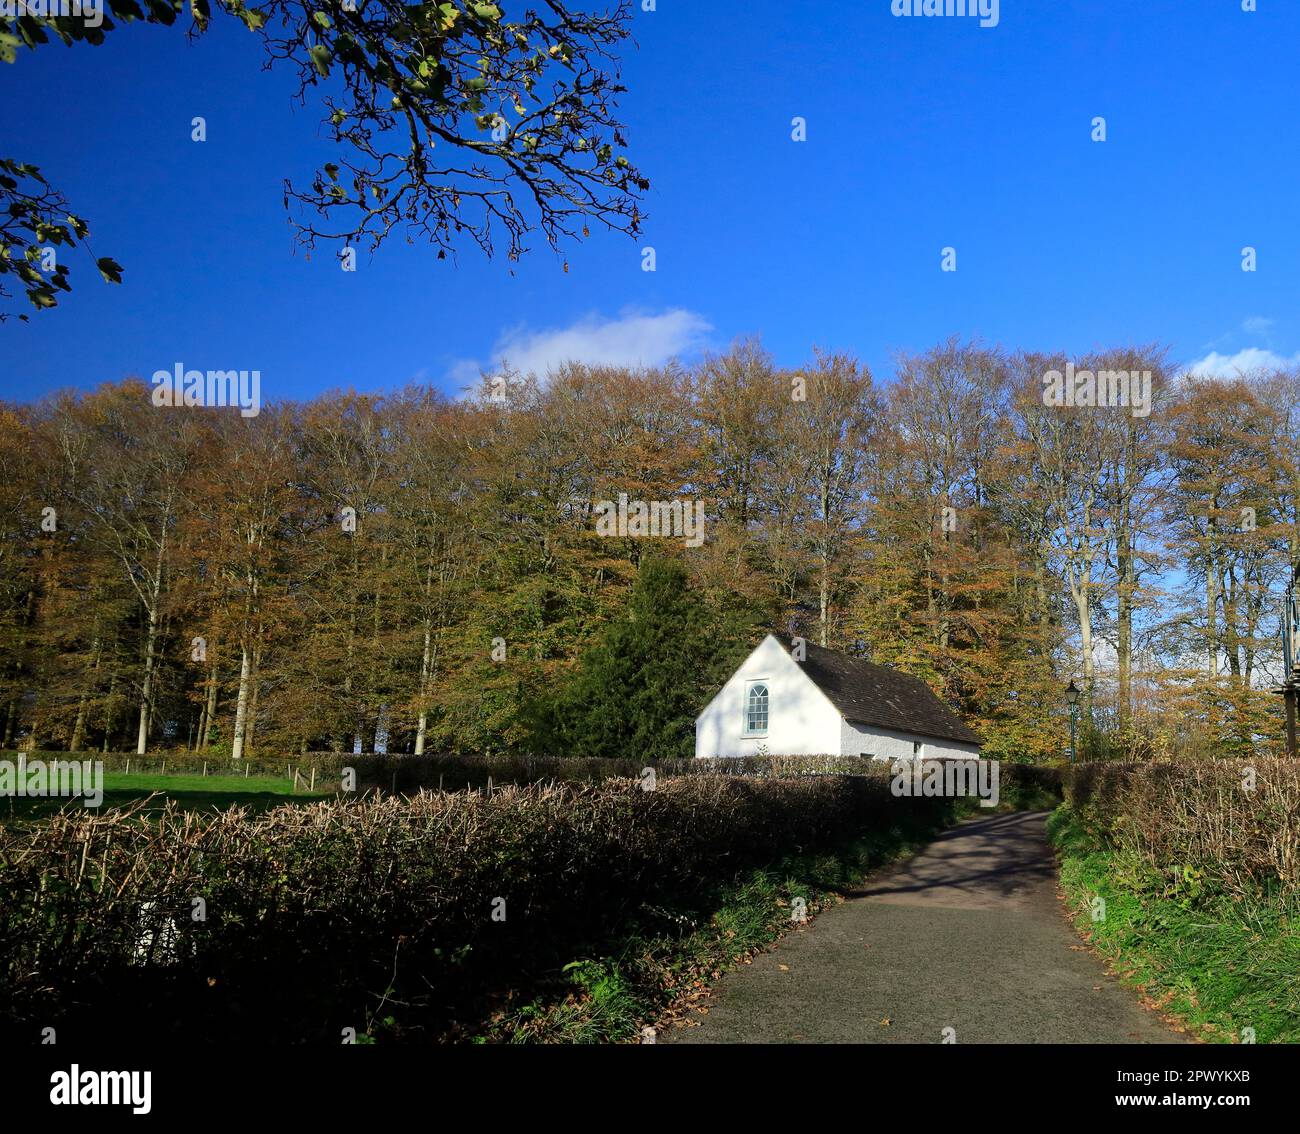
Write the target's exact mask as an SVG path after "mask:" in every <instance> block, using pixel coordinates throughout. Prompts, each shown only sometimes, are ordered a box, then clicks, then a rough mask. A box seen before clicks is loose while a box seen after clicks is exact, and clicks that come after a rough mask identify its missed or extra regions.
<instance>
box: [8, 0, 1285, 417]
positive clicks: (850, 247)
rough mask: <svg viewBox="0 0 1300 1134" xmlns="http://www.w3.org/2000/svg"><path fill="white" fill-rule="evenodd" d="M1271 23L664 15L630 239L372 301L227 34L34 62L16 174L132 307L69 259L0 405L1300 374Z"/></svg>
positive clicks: (388, 290) (1061, 0)
mask: <svg viewBox="0 0 1300 1134" xmlns="http://www.w3.org/2000/svg"><path fill="white" fill-rule="evenodd" d="M1259 6H1260V8H1261V9H1262V10H1261V11H1259V12H1255V13H1243V12H1242V11H1241V10H1240V9H1241V4H1240V0H1150V2H1146V3H1138V2H1134V0H1099V2H1092V3H1088V2H1084V0H1002V3H1001V6H1000V12H999V16H1000V19H999V23H998V26H997V27H995V28H987V29H984V28H980V27H979V26H978V22H977V21H976V20H973V19H969V18H965V19H963V18H925V17H911V18H895V17H894V16H893V15H892V14H891V11H890V0H858V2H855V3H853V4H847V5H846V4H840V5H830V4H813V3H791V2H790V0H782V2H779V3H778V2H769V0H743V2H742V0H709V2H707V3H704V2H701V0H658V2H657V10H656V11H654V12H642V11H639V10H638V12H637V14H636V17H635V35H636V39H637V41H638V44H637V46H632V45H630V44H629V45H628V46H627V49H626V53H625V58H624V79H625V82H626V83H627V85H628V87H629V88H630V90H629V94H628V95H627V96H626V97H625V100H624V103H623V118H624V120H625V121H626V122H627V124H628V133H629V142H630V152H631V154H632V156H633V157H634V159H635V160H636V161H637V163H638V164H639V165H640V167H641V169H642V170H643V171H644V172H645V173H646V174H647V175H648V176H649V177H650V178H651V181H652V189H651V193H650V195H649V198H648V200H647V206H646V207H647V211H648V213H649V215H650V219H649V222H648V225H647V228H646V232H645V234H644V237H643V239H641V240H639V241H633V240H631V239H629V238H628V237H626V236H620V235H618V234H607V233H604V232H603V231H601V230H593V237H592V239H591V240H589V241H587V242H585V243H583V244H581V245H576V246H571V247H568V248H566V249H564V250H563V251H562V252H561V253H560V254H559V255H557V254H554V253H552V252H551V251H550V250H549V249H548V248H547V247H546V246H545V244H544V242H542V241H541V240H540V238H539V239H538V240H536V241H534V251H533V252H532V253H531V255H530V256H529V257H527V258H526V260H525V261H524V262H523V263H522V264H521V265H517V266H515V271H516V274H515V275H514V276H513V277H512V276H511V275H510V265H508V264H507V263H506V262H505V260H504V259H501V260H497V261H492V262H488V261H485V260H484V259H483V258H482V257H481V255H480V254H479V253H478V252H477V251H476V250H473V249H470V248H466V249H465V250H464V251H463V252H462V254H461V255H460V257H459V260H458V262H455V263H453V262H452V261H450V260H446V261H438V260H436V259H435V258H434V254H433V253H432V252H431V251H430V250H429V249H428V248H427V247H423V246H415V247H408V246H406V245H405V244H403V243H401V242H392V243H390V244H388V245H386V246H384V247H383V248H381V249H380V251H379V252H378V253H377V254H376V255H375V256H374V257H373V258H371V257H369V255H368V254H363V255H362V257H361V260H360V264H359V270H358V271H357V272H356V273H343V272H341V271H340V270H339V268H338V265H337V262H336V261H335V260H334V259H333V258H332V257H331V256H330V255H328V254H321V255H317V256H314V257H313V258H312V259H311V260H310V261H309V260H307V259H306V258H305V257H304V255H303V254H302V252H301V251H300V250H299V251H297V252H296V253H295V249H294V246H293V242H292V240H291V238H290V233H289V230H288V226H287V223H286V218H285V213H284V210H283V207H282V204H281V183H282V181H283V179H284V178H285V177H286V176H289V177H293V178H295V179H297V180H305V179H306V178H307V177H308V176H309V173H310V171H311V169H313V168H314V167H315V166H316V165H317V164H318V163H319V162H320V161H321V160H323V159H324V158H326V157H327V155H328V153H329V151H330V149H331V147H330V146H329V145H328V144H327V143H325V142H324V141H323V139H322V137H321V133H320V127H319V115H318V113H317V112H316V110H315V108H314V107H312V106H311V105H308V106H307V107H296V106H294V105H293V103H292V99H291V97H290V96H291V93H292V92H291V86H290V76H289V75H288V73H287V72H285V73H274V72H273V73H270V74H268V73H266V72H264V71H262V70H261V64H262V55H261V51H260V47H259V44H258V41H257V40H256V39H255V38H254V37H253V36H252V35H250V34H249V33H248V32H246V31H244V30H243V28H242V27H241V26H239V25H237V24H236V23H235V22H234V21H233V20H231V19H229V18H225V19H218V20H217V21H215V22H214V26H213V30H212V31H210V32H209V33H208V34H207V35H205V36H203V37H201V38H200V39H199V40H198V41H197V42H194V43H190V42H187V41H186V39H185V36H184V34H183V32H182V31H181V30H180V29H179V28H171V29H163V28H151V27H131V28H127V29H124V30H120V31H117V32H114V33H113V34H111V35H110V36H109V37H108V40H107V42H106V43H105V45H104V46H102V47H98V48H93V47H87V46H81V47H75V48H71V49H67V48H64V47H63V46H62V45H59V44H55V45H52V46H49V47H46V48H43V49H41V50H39V51H37V52H34V53H33V52H25V51H24V52H23V53H21V54H20V55H19V58H18V61H17V62H16V63H15V64H12V65H9V66H3V65H0V98H2V99H3V100H4V105H5V106H6V107H7V108H8V110H7V112H6V116H5V117H6V129H5V138H4V142H3V144H2V145H0V152H3V153H5V154H8V155H11V156H14V157H17V158H21V159H23V160H28V161H33V162H35V163H37V164H39V165H41V166H42V167H43V169H44V170H45V172H46V173H47V175H49V176H50V177H51V179H52V180H54V181H55V183H56V184H58V185H59V186H60V187H61V188H62V189H63V190H64V191H65V192H66V193H67V195H68V196H69V198H70V200H71V201H72V203H73V206H74V208H76V209H77V210H78V211H79V212H81V213H82V215H84V216H86V217H87V218H88V219H89V220H90V222H91V225H92V247H93V250H94V253H95V254H96V255H111V256H113V257H114V258H115V259H117V260H118V261H119V262H120V263H121V264H122V265H124V267H125V282H124V284H123V285H122V286H121V287H110V286H108V285H105V284H102V283H101V282H100V281H99V279H98V277H97V275H96V274H95V272H94V268H93V265H91V264H90V263H89V262H88V261H87V260H84V259H78V260H76V261H74V276H73V280H74V288H75V290H74V292H73V294H72V295H71V296H66V297H64V298H63V299H62V300H61V302H60V306H59V307H58V308H57V309H55V310H53V311H50V312H44V313H41V314H39V315H37V314H34V315H33V318H32V320H31V322H30V323H28V324H20V323H18V322H17V321H14V320H11V321H9V322H8V323H6V324H4V325H3V326H0V338H3V340H4V349H3V351H2V352H0V396H3V397H6V398H14V399H23V400H26V399H29V398H33V397H37V396H39V395H40V394H42V393H44V392H47V391H49V390H52V389H57V388H61V387H65V386H80V387H87V388H88V387H92V386H94V385H96V384H98V383H99V382H101V381H106V380H116V379H119V378H122V377H124V376H126V375H128V374H139V375H143V376H145V377H148V376H149V375H150V374H152V373H153V372H154V371H155V370H158V369H164V368H165V369H170V368H171V367H172V366H173V365H174V364H175V363H176V362H178V361H180V362H183V363H184V364H185V365H186V366H187V367H196V368H199V369H209V368H219V369H227V368H233V369H258V370H260V371H261V374H262V391H263V397H264V398H265V399H276V398H280V397H289V398H305V397H311V396H313V395H315V394H317V393H320V392H322V391H325V390H330V389H336V388H340V387H349V386H351V387H355V388H357V389H361V390H378V389H385V388H393V387H397V386H401V385H404V384H405V383H407V382H409V381H413V380H418V381H424V382H431V383H433V384H435V385H438V386H440V387H442V388H443V389H446V390H449V391H450V390H454V389H455V388H456V386H457V384H458V381H460V380H463V378H464V376H465V375H466V374H469V373H474V372H476V370H477V368H478V366H480V365H486V364H490V363H491V362H492V361H493V360H494V359H496V358H498V357H500V355H501V354H503V353H505V354H507V355H509V356H510V357H511V358H512V360H514V361H516V362H523V363H526V364H528V363H531V364H536V365H545V364H546V363H547V362H548V361H553V360H554V359H556V358H558V357H560V356H562V355H566V354H568V355H576V356H579V357H585V358H588V359H590V360H592V361H596V360H601V359H612V360H616V361H634V360H641V361H644V362H647V363H655V362H659V361H662V359H663V358H665V357H667V356H669V355H672V354H678V355H680V356H682V357H683V358H687V359H689V358H691V357H693V356H694V355H695V354H696V353H697V352H698V351H700V350H702V349H722V348H725V347H726V346H727V345H728V344H729V343H730V342H731V341H732V340H733V339H734V338H736V337H738V336H745V335H757V336H761V338H762V340H763V342H764V344H765V345H766V346H767V347H768V348H769V349H770V350H771V351H772V352H773V353H774V354H775V355H776V357H777V360H778V361H779V362H781V363H786V364H796V363H798V362H800V361H802V360H803V359H805V358H806V357H808V355H809V354H810V352H811V348H812V347H813V346H814V345H817V346H822V347H826V348H832V349H839V350H847V351H852V352H855V353H857V354H858V355H859V356H860V357H861V358H862V359H863V360H864V361H865V362H867V363H868V364H869V365H870V366H871V368H872V369H873V371H874V372H875V373H876V374H877V375H878V377H881V378H886V379H887V378H888V377H889V375H890V373H891V372H892V365H891V359H892V357H893V354H894V352H895V351H897V350H900V349H901V350H921V349H924V348H926V347H927V346H929V345H932V344H933V343H935V342H937V341H940V340H942V339H945V338H947V337H948V336H950V335H953V334H956V335H960V336H962V337H980V338H983V339H984V340H986V341H989V342H1000V343H1002V344H1003V345H1006V346H1009V347H1025V348H1036V349H1044V350H1046V349H1060V350H1067V351H1073V352H1080V353H1081V352H1085V351H1088V350H1090V349H1092V348H1094V347H1102V346H1112V345H1124V344H1130V343H1143V342H1149V341H1161V342H1164V343H1167V344H1168V345H1169V346H1170V347H1171V348H1172V350H1173V355H1174V357H1175V358H1176V359H1178V360H1181V361H1192V360H1201V359H1205V358H1207V357H1209V356H1211V355H1213V356H1214V358H1213V362H1212V365H1214V366H1216V367H1220V368H1223V367H1228V366H1230V365H1232V360H1238V361H1243V360H1244V361H1248V362H1254V361H1269V360H1272V359H1290V358H1291V357H1292V356H1293V355H1295V354H1296V353H1297V352H1300V313H1298V312H1297V305H1296V297H1297V294H1298V293H1300V226H1297V225H1296V223H1295V219H1294V218H1295V213H1296V192H1297V189H1296V186H1297V185H1300V147H1298V146H1297V143H1296V123H1297V122H1300V84H1297V83H1296V82H1295V79H1294V75H1295V68H1296V58H1297V55H1296V51H1297V44H1300V5H1297V4H1295V3H1293V2H1287V3H1284V2H1282V0H1260V5H1259ZM636 7H637V8H638V9H640V7H641V4H640V0H636ZM506 10H507V12H509V11H510V5H509V4H507V5H506ZM194 115H203V116H204V117H205V118H206V119H207V123H208V140H207V141H206V142H205V143H201V144H200V143H195V142H192V141H191V140H190V120H191V118H192V117H193V116H194ZM1097 115H1101V116H1104V117H1105V118H1106V120H1107V131H1108V140H1107V141H1106V142H1104V143H1094V142H1093V141H1092V140H1091V137H1090V133H1091V123H1092V119H1093V117H1094V116H1097ZM795 116H802V117H803V118H804V119H806V122H807V141H806V142H802V143H800V142H794V141H792V140H791V120H792V119H793V118H794V117H795ZM644 245H652V246H653V247H654V248H655V250H656V256H657V269H658V270H657V271H656V272H654V273H647V272H643V271H642V270H641V256H640V249H641V247H642V246H644ZM1246 245H1252V246H1255V247H1256V248H1257V249H1258V255H1259V270H1258V271H1257V272H1255V273H1244V272H1242V270H1241V249H1242V248H1243V247H1244V246H1246ZM945 246H951V247H954V248H955V249H956V251H957V264H958V270H957V272H955V273H944V272H941V271H940V254H941V249H943V248H944V247H945ZM566 259H567V261H568V263H569V271H568V273H567V274H566V273H565V272H564V271H563V269H562V264H563V262H564V260H566ZM1242 352H1256V353H1254V354H1250V353H1247V354H1243V353H1242Z"/></svg>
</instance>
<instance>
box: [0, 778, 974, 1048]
mask: <svg viewBox="0 0 1300 1134" xmlns="http://www.w3.org/2000/svg"><path fill="white" fill-rule="evenodd" d="M953 806H954V805H953V801H951V800H945V799H910V798H896V797H894V796H893V795H892V794H891V792H890V790H889V777H888V775H887V769H883V768H881V769H878V771H877V773H876V774H872V775H862V776H824V777H806V778H787V779H778V778H761V779H755V778H748V777H740V776H707V775H699V776H694V775H692V776H684V777H680V778H667V779H663V780H660V781H659V784H658V787H657V790H654V791H643V790H641V789H640V787H639V786H638V785H637V784H636V783H635V782H633V781H627V780H610V781H606V782H604V783H601V784H597V785H588V786H576V787H575V786H556V785H550V786H547V785H533V786H529V787H507V788H505V789H504V790H499V791H497V792H495V793H493V794H492V795H490V796H488V795H486V794H480V793H466V792H460V793H455V794H452V793H430V792H421V793H418V794H416V795H414V796H412V797H410V798H402V797H400V796H375V797H368V798H363V799H359V800H354V801H331V802H323V803H316V804H312V805H309V806H303V807H292V806H290V807H280V808H276V809H274V810H272V811H269V812H265V813H263V814H260V815H252V814H249V813H248V812H246V811H244V810H242V809H232V810H230V811H226V812H223V813H217V814H206V813H190V812H184V811H181V810H179V809H178V808H176V807H174V806H169V807H168V808H167V809H166V810H165V811H164V812H163V813H162V814H161V815H156V816H154V817H152V818H150V819H148V820H145V819H144V818H143V817H142V816H141V815H140V814H139V813H138V811H137V810H134V809H125V810H120V811H108V812H106V813H104V814H101V815H97V814H92V813H89V812H87V811H85V810H83V809H72V810H69V811H68V812H65V813H61V814H59V815H58V816H56V817H55V818H53V819H51V820H50V821H49V822H46V823H41V824H36V825H31V826H28V827H22V828H13V829H9V830H0V894H2V895H3V902H2V903H0V957H2V958H3V961H2V962H0V966H2V967H0V974H2V979H0V984H2V987H0V1024H2V1025H3V1029H4V1030H5V1031H6V1032H9V1033H11V1034H12V1035H13V1037H14V1038H20V1039H21V1038H23V1037H26V1038H28V1039H35V1037H36V1035H37V1033H38V1032H39V1029H40V1028H42V1027H45V1026H55V1027H56V1028H60V1029H63V1030H62V1031H60V1037H61V1041H62V1038H64V1034H65V1032H71V1033H72V1034H73V1035H84V1034H94V1033H97V1032H100V1031H102V1032H107V1033H109V1034H112V1035H114V1036H117V1037H121V1036H122V1035H123V1034H124V1032H129V1031H132V1030H133V1029H134V1030H137V1031H139V1032H141V1033H143V1034H145V1035H148V1036H149V1037H150V1038H152V1039H155V1040H156V1039H157V1037H158V1036H159V1034H171V1033H174V1034H178V1035H182V1036H184V1038H185V1039H186V1040H187V1041H188V1040H198V1041H202V1040H211V1041H214V1042H215V1041H226V1040H230V1039H232V1038H237V1037H242V1038H244V1039H246V1040H251V1041H254V1042H258V1041H279V1042H285V1041H288V1042H303V1041H311V1040H314V1041H325V1042H339V1036H340V1035H341V1032H342V1029H344V1028H347V1027H353V1028H356V1029H357V1031H358V1032H359V1033H364V1032H365V1030H366V1027H367V1025H368V1023H369V1021H370V1018H371V1014H372V1013H373V1014H377V1015H379V1016H380V1017H382V1016H383V1014H384V1013H385V1012H387V1011H388V1010H389V1009H390V1006H391V1005H392V1004H400V1005H401V1006H402V1007H401V1010H400V1013H399V1014H400V1015H401V1016H402V1018H403V1019H404V1020H415V1021H418V1023H417V1024H411V1025H410V1026H412V1027H415V1028H417V1029H418V1030H419V1031H420V1032H421V1033H427V1035H429V1036H435V1037H436V1036H442V1037H446V1036H448V1035H451V1034H454V1033H455V1031H456V1029H457V1027H458V1025H459V1021H461V1020H464V1019H470V1018H473V1016H474V1013H482V1012H484V1011H487V1010H488V1007H486V1006H485V1004H484V1003H483V1001H484V998H485V996H487V992H485V990H489V991H490V990H497V991H500V990H503V989H511V988H514V987H517V986H519V985H520V984H526V982H527V980H529V979H531V978H532V977H534V976H536V975H537V974H538V973H541V972H545V971H550V970H551V969H552V968H553V966H554V965H555V964H557V963H563V961H565V960H571V959H573V957H574V956H575V955H578V953H577V951H578V950H581V949H582V948H583V946H584V944H587V943H591V942H593V941H598V940H600V939H601V938H602V935H604V934H607V933H608V932H609V931H610V930H611V929H612V928H614V927H617V926H622V925H627V924H629V923H638V924H642V923H652V922H654V920H655V919H656V918H667V919H668V920H667V922H666V923H665V924H671V923H672V922H673V918H679V917H680V911H681V910H683V909H687V910H689V909H697V910H707V909H708V908H709V906H708V897H709V895H710V893H712V892H714V890H715V888H716V887H717V886H718V885H719V883H720V882H721V881H723V880H724V879H730V878H733V877H735V876H736V875H737V873H738V872H740V871H743V870H745V869H749V868H752V867H754V866H756V865H762V864H770V863H773V862H774V861H776V860H777V859H779V858H780V857H781V855H782V854H784V853H787V852H793V851H808V850H816V849H821V848H829V847H832V846H834V845H836V844H839V843H843V842H845V841H847V840H848V839H850V838H852V837H854V836H856V835H859V834H862V833H863V832H865V831H868V830H880V829H895V830H899V831H908V832H911V833H915V834H922V833H924V831H925V830H927V829H928V830H933V829H936V828H937V827H938V826H940V825H942V824H943V823H944V822H946V821H948V820H949V819H950V818H951V817H952V814H953ZM499 899H503V900H504V906H502V905H501V904H500V902H499V901H498V900H499ZM200 902H201V904H199V903H200ZM494 910H496V911H497V913H498V916H499V915H500V913H501V912H502V911H503V912H504V915H505V919H504V920H494V918H493V913H494ZM666 911H677V912H676V913H671V914H670V913H669V912H666ZM199 912H202V914H203V915H204V916H203V919H202V920H196V914H197V913H199ZM660 928H662V926H661V927H660ZM489 999H490V997H489Z"/></svg>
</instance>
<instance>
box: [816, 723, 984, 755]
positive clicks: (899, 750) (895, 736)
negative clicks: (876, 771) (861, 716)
mask: <svg viewBox="0 0 1300 1134" xmlns="http://www.w3.org/2000/svg"><path fill="white" fill-rule="evenodd" d="M840 725H841V729H840V749H839V751H840V753H841V754H842V755H844V756H860V755H863V754H866V755H868V756H875V757H876V758H877V759H880V760H899V759H903V760H910V759H911V758H912V743H913V742H914V741H918V740H919V741H920V742H921V744H922V748H921V755H922V757H924V758H925V759H926V760H944V759H951V760H956V759H962V758H967V757H969V758H978V756H979V754H980V750H979V745H977V744H964V743H962V742H961V741H959V740H937V739H935V738H933V737H928V736H918V735H916V734H915V733H910V732H896V731H894V730H893V729H888V728H878V727H876V726H875V725H862V724H854V723H853V722H851V721H846V720H844V719H843V718H840Z"/></svg>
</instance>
